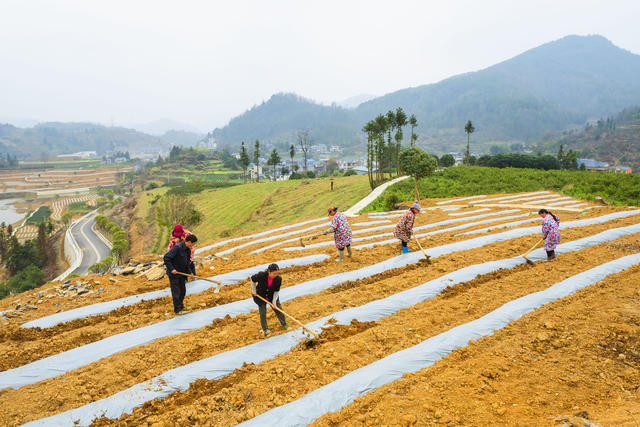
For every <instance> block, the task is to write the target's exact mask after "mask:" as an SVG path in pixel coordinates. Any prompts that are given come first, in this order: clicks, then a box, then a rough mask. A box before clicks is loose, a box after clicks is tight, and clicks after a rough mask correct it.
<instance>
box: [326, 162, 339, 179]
mask: <svg viewBox="0 0 640 427" xmlns="http://www.w3.org/2000/svg"><path fill="white" fill-rule="evenodd" d="M337 170H338V162H336V161H335V159H329V160H327V174H329V175H331V174H333V173H334V172H335V171H337Z"/></svg>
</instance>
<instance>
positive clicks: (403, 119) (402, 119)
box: [394, 107, 407, 176]
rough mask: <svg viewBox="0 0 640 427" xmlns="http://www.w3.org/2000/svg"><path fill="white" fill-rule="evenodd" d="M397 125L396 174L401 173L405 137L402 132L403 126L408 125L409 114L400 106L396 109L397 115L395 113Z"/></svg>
mask: <svg viewBox="0 0 640 427" xmlns="http://www.w3.org/2000/svg"><path fill="white" fill-rule="evenodd" d="M395 119H396V121H395V125H396V134H395V137H394V139H395V140H396V146H395V162H396V175H398V176H399V175H400V162H399V158H400V150H401V149H402V138H403V134H402V127H403V126H406V125H407V115H406V114H405V112H404V111H403V110H402V108H401V107H398V108H397V109H396V115H395Z"/></svg>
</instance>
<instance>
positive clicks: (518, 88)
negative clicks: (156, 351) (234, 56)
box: [214, 36, 640, 151]
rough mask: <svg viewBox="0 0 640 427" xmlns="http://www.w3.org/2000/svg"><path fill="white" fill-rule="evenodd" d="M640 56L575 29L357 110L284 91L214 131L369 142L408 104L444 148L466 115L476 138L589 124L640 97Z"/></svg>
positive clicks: (424, 131) (456, 137)
mask: <svg viewBox="0 0 640 427" xmlns="http://www.w3.org/2000/svg"><path fill="white" fill-rule="evenodd" d="M638 74H640V56H639V55H635V54H633V53H631V52H628V51H625V50H623V49H621V48H618V47H616V46H614V45H613V44H612V43H611V42H610V41H608V40H607V39H605V38H604V37H601V36H584V37H582V36H568V37H565V38H562V39H560V40H557V41H553V42H550V43H547V44H545V45H542V46H539V47H536V48H534V49H531V50H528V51H526V52H524V53H522V54H521V55H518V56H516V57H514V58H512V59H509V60H507V61H504V62H501V63H499V64H496V65H494V66H491V67H489V68H487V69H484V70H481V71H477V72H472V73H467V74H462V75H458V76H454V77H451V78H448V79H446V80H443V81H441V82H439V83H435V84H429V85H423V86H418V87H414V88H407V89H403V90H399V91H397V92H393V93H390V94H387V95H384V96H381V97H378V98H375V99H373V100H371V101H368V102H365V103H363V104H361V105H359V106H358V107H357V108H355V109H353V110H346V109H343V108H340V107H336V106H331V107H329V106H322V105H317V104H314V103H313V102H312V101H309V100H304V99H301V98H300V97H297V96H295V95H286V94H278V95H274V96H273V97H272V98H271V99H270V100H269V101H267V102H265V103H263V104H261V105H259V106H255V107H254V108H252V109H251V110H249V111H247V112H246V113H244V114H242V115H240V116H238V117H236V118H234V119H232V120H231V121H230V122H229V124H228V125H227V126H225V127H224V128H221V129H216V130H215V131H214V136H215V137H216V138H217V139H219V140H221V141H224V142H240V141H241V140H245V141H247V140H252V139H255V138H261V140H262V139H265V140H269V141H276V142H281V141H284V142H283V143H282V144H283V145H286V144H288V143H291V142H295V139H294V138H293V135H294V134H295V131H296V130H298V129H303V128H311V129H312V130H313V132H312V134H313V137H314V140H315V141H316V142H323V143H332V142H334V141H338V142H341V143H342V144H345V143H348V142H351V141H352V139H351V138H357V141H360V142H364V135H363V134H362V132H361V131H360V129H361V128H362V126H363V125H364V124H365V123H366V122H367V121H368V120H370V119H372V118H373V117H375V115H377V114H380V113H384V112H386V111H388V110H390V109H394V110H395V108H397V107H402V108H403V109H404V110H405V111H406V112H407V113H409V114H415V115H416V117H417V119H418V122H419V127H418V129H417V131H418V133H419V135H420V137H421V138H420V143H421V144H422V145H425V144H426V145H427V146H430V147H433V149H436V150H440V151H448V148H449V144H450V143H451V142H455V143H457V144H460V145H461V143H462V141H463V139H466V138H464V136H465V134H464V130H463V125H464V123H465V122H466V121H467V120H468V119H471V120H472V121H473V122H474V124H476V128H477V132H476V133H475V134H474V135H473V137H474V139H475V140H476V141H480V142H483V141H491V140H494V141H495V140H530V139H534V138H538V137H540V136H541V135H542V134H543V133H544V132H545V131H547V130H559V129H565V128H567V127H571V126H576V125H583V124H584V123H585V121H586V120H587V119H589V118H592V117H601V116H606V115H611V114H614V113H615V112H616V111H619V110H621V109H622V108H625V107H626V106H628V105H632V104H634V103H638V102H640V81H638V79H637V78H635V76H637V75H638Z"/></svg>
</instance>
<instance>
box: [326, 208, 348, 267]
mask: <svg viewBox="0 0 640 427" xmlns="http://www.w3.org/2000/svg"><path fill="white" fill-rule="evenodd" d="M327 211H328V213H329V216H330V217H333V219H332V220H331V224H329V229H328V230H326V231H325V232H324V233H322V234H324V235H325V236H326V235H327V234H328V233H331V232H333V240H334V241H335V242H336V247H337V248H338V258H336V261H337V262H342V261H343V259H344V248H347V256H348V257H349V258H351V225H350V224H349V221H348V220H347V217H346V216H344V214H343V213H342V212H338V208H336V207H335V206H334V207H331V208H329V209H328V210H327Z"/></svg>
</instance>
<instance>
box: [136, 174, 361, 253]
mask: <svg viewBox="0 0 640 427" xmlns="http://www.w3.org/2000/svg"><path fill="white" fill-rule="evenodd" d="M330 185H331V184H330V180H329V178H326V179H325V178H318V179H313V180H292V181H277V182H273V181H267V182H261V183H258V184H245V185H237V186H233V187H228V188H217V189H211V190H204V191H202V192H200V193H197V194H194V195H192V196H190V198H191V200H193V202H194V204H195V206H196V209H197V210H198V211H200V212H201V213H202V214H203V220H202V222H201V223H200V224H199V225H198V226H196V227H192V228H189V230H190V231H191V232H193V233H194V234H196V236H198V239H199V242H200V244H202V245H204V244H206V243H208V242H210V241H213V240H214V239H219V238H222V237H228V236H233V235H242V234H246V233H250V232H253V231H254V230H258V229H266V228H271V227H275V226H278V225H283V224H287V223H290V222H292V221H294V220H297V219H299V220H304V219H309V218H314V217H316V216H317V215H322V214H324V213H325V212H326V209H327V208H328V207H329V205H337V206H338V207H340V208H342V207H349V206H351V205H353V204H355V203H356V202H357V201H358V200H360V199H361V198H363V197H365V196H366V195H367V194H368V193H369V192H370V191H371V189H370V188H369V182H368V181H367V177H366V176H349V177H339V178H334V191H333V192H331V191H330ZM165 191H166V188H165V187H161V188H157V189H154V190H151V191H147V192H144V193H142V194H141V195H140V196H139V198H138V206H137V208H136V212H135V217H136V221H135V222H134V225H133V231H134V233H133V234H134V235H135V236H140V238H134V239H132V245H133V246H132V251H131V253H132V254H134V255H139V254H142V253H144V251H145V250H149V249H150V247H151V246H152V245H150V244H149V240H150V239H149V235H150V234H153V235H155V236H156V238H159V239H161V240H162V241H161V242H156V243H157V245H156V247H157V248H159V250H160V251H164V249H165V248H166V247H167V242H168V239H169V233H170V231H169V230H166V229H165V230H160V227H159V226H158V225H157V224H156V223H155V220H154V218H149V210H150V208H151V202H152V201H153V199H154V197H155V196H156V195H161V194H164V192H165ZM149 229H151V230H154V232H153V233H149ZM130 231H131V230H130ZM145 243H146V246H145Z"/></svg>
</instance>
